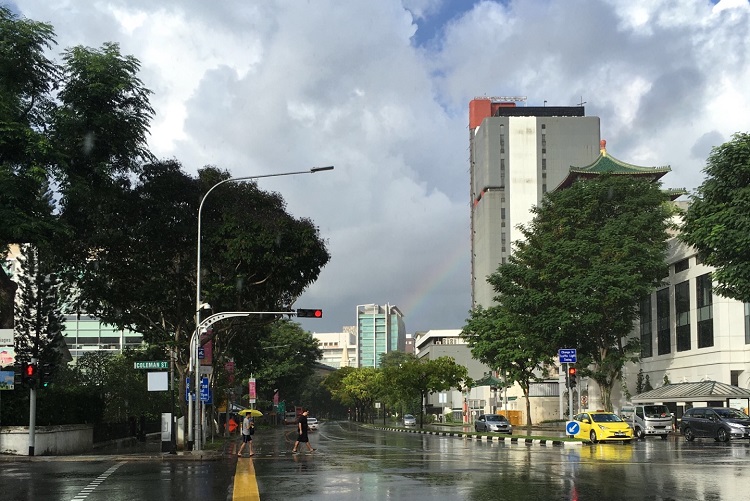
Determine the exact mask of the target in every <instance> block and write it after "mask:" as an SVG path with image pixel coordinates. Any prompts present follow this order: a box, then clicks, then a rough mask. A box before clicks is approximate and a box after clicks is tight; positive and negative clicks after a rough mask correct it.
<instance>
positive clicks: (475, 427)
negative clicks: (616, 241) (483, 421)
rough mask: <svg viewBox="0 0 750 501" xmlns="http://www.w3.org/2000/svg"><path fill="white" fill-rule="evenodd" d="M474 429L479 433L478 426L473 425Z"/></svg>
mask: <svg viewBox="0 0 750 501" xmlns="http://www.w3.org/2000/svg"><path fill="white" fill-rule="evenodd" d="M474 429H475V430H476V431H477V432H478V431H479V425H476V424H475V425H474Z"/></svg>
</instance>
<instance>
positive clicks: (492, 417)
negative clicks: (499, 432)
mask: <svg viewBox="0 0 750 501" xmlns="http://www.w3.org/2000/svg"><path fill="white" fill-rule="evenodd" d="M486 419H487V421H505V417H504V416H501V415H499V414H490V415H489V416H486Z"/></svg>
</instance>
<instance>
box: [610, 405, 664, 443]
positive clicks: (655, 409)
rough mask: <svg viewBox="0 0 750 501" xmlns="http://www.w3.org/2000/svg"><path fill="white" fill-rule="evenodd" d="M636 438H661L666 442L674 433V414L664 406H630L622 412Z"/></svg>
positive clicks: (622, 416)
mask: <svg viewBox="0 0 750 501" xmlns="http://www.w3.org/2000/svg"><path fill="white" fill-rule="evenodd" d="M620 417H621V418H622V419H623V420H625V421H627V423H628V424H629V425H630V427H631V428H633V434H634V435H635V437H636V438H639V439H643V438H646V437H652V436H659V437H661V439H662V440H666V439H667V437H668V436H669V434H670V433H672V432H673V431H674V424H673V418H672V413H671V412H669V408H667V406H666V405H662V404H634V405H633V404H628V405H626V406H624V407H623V408H622V410H621V411H620Z"/></svg>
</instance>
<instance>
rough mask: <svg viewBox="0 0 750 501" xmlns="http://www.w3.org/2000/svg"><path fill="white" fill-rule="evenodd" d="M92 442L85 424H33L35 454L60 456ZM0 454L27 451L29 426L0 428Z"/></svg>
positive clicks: (88, 448) (86, 447)
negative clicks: (35, 425) (34, 426)
mask: <svg viewBox="0 0 750 501" xmlns="http://www.w3.org/2000/svg"><path fill="white" fill-rule="evenodd" d="M93 445H94V427H93V426H91V425H85V424H72V425H61V426H37V427H36V428H35V436H34V455H35V456H64V455H68V454H81V453H84V452H90V451H91V449H92V448H93ZM0 454H15V455H20V456H27V455H28V454H29V429H28V427H26V426H3V427H2V428H0Z"/></svg>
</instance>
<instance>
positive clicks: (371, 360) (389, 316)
mask: <svg viewBox="0 0 750 501" xmlns="http://www.w3.org/2000/svg"><path fill="white" fill-rule="evenodd" d="M405 349H406V327H405V326H404V315H403V313H401V311H400V310H399V309H398V308H397V307H396V306H391V305H390V304H386V305H383V306H380V305H377V304H361V305H358V306H357V365H356V366H357V367H375V368H377V367H380V356H381V355H382V354H384V353H391V352H393V351H402V352H403V351H404V350H405Z"/></svg>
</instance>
